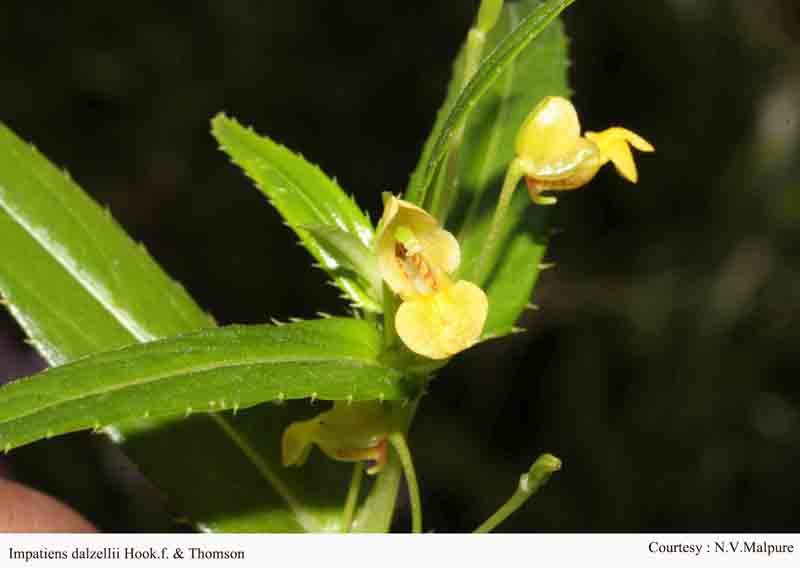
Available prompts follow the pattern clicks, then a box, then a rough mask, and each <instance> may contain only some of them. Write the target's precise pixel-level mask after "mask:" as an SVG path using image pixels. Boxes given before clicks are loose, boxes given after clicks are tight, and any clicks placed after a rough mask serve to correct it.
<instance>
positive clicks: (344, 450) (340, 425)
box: [281, 401, 393, 475]
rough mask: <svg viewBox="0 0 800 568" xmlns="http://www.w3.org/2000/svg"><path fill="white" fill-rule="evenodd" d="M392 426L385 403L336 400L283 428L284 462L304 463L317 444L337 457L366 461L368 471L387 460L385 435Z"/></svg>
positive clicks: (338, 458) (345, 459) (380, 466)
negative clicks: (328, 405)
mask: <svg viewBox="0 0 800 568" xmlns="http://www.w3.org/2000/svg"><path fill="white" fill-rule="evenodd" d="M392 428H393V422H392V416H391V413H390V410H389V408H388V407H387V405H384V404H381V403H378V402H374V401H370V402H352V403H347V402H335V403H334V405H333V408H332V409H331V410H328V411H327V412H323V413H322V414H320V415H319V416H317V417H315V418H312V419H310V420H304V421H300V422H293V423H292V424H290V425H289V427H288V428H286V430H284V432H283V440H282V443H281V449H282V454H283V457H282V460H283V465H284V466H290V465H297V466H300V465H303V464H304V463H305V462H306V460H307V459H308V455H309V453H310V452H311V447H312V445H313V444H316V445H317V446H318V447H319V448H320V449H321V450H322V451H323V453H324V454H325V455H327V456H328V457H329V458H331V459H334V460H337V461H346V462H356V461H367V462H372V465H371V466H370V467H369V468H368V469H367V473H369V474H370V475H372V474H375V473H378V472H379V471H380V470H381V468H382V467H383V466H384V465H385V464H386V458H387V453H386V452H387V441H386V440H387V437H388V436H389V434H391V432H392Z"/></svg>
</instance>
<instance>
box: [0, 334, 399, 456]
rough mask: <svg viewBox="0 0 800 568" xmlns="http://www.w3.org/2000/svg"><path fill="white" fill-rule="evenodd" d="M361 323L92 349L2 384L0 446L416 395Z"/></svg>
mask: <svg viewBox="0 0 800 568" xmlns="http://www.w3.org/2000/svg"><path fill="white" fill-rule="evenodd" d="M381 341H382V340H381V336H380V334H379V333H378V331H377V330H376V328H375V327H374V326H373V325H372V324H369V323H367V322H365V321H360V320H354V319H345V318H330V319H324V320H315V321H304V322H298V323H294V324H288V325H283V326H231V327H226V328H218V329H211V330H204V331H201V332H198V333H194V334H187V335H183V336H179V337H175V338H171V339H163V340H160V341H153V342H150V343H142V344H137V345H132V346H129V347H125V348H122V349H118V350H115V351H108V352H104V353H99V354H96V355H90V356H88V357H84V358H82V359H79V360H77V361H75V362H73V363H68V364H66V365H62V366H59V367H54V368H52V369H49V370H47V371H45V372H43V373H40V374H39V375H35V376H33V377H28V378H26V379H21V380H18V381H14V382H12V383H9V384H7V385H5V386H4V387H2V388H0V448H3V449H4V450H10V449H12V448H14V447H17V446H20V445H22V444H26V443H29V442H33V441H36V440H39V439H41V438H44V437H50V436H53V435H59V434H64V433H67V432H72V431H75V430H82V429H86V428H95V429H100V428H102V427H104V426H107V425H108V424H112V423H119V422H124V421H127V420H131V419H136V418H147V417H151V416H152V417H166V416H175V415H184V414H191V413H192V412H198V411H199V412H209V411H210V412H216V411H220V410H228V409H234V410H238V409H240V408H247V407H249V406H253V405H255V404H258V403H260V402H265V401H275V400H277V401H281V402H282V401H284V400H289V399H298V398H318V399H322V400H354V401H358V400H374V399H382V400H400V399H407V398H409V397H410V396H411V395H412V394H413V393H412V392H411V391H410V390H409V389H408V386H407V385H406V384H405V383H404V382H403V381H402V380H401V374H400V373H399V372H398V371H396V370H394V369H391V368H388V367H385V366H384V365H382V364H381V363H380V362H378V355H379V353H380V350H381Z"/></svg>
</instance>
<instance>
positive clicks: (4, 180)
mask: <svg viewBox="0 0 800 568" xmlns="http://www.w3.org/2000/svg"><path fill="white" fill-rule="evenodd" d="M0 243H1V244H0V250H2V256H0V293H2V295H3V297H4V298H5V299H6V300H7V301H8V302H9V305H10V308H11V310H12V313H14V315H15V316H16V317H17V320H18V321H19V322H20V323H21V324H22V326H23V328H24V329H25V331H26V332H27V334H28V336H29V337H30V339H31V340H32V341H33V342H34V345H35V346H36V348H37V349H38V350H39V351H40V352H41V353H42V354H43V355H44V356H45V357H46V358H47V359H48V361H49V362H50V363H51V364H59V363H63V362H65V361H68V360H70V359H73V358H75V357H78V356H80V355H84V354H86V353H91V352H93V351H97V350H106V349H109V348H113V347H119V346H121V345H125V344H128V343H133V342H135V341H150V340H152V339H157V338H159V337H165V336H169V335H175V334H177V333H181V332H185V331H187V330H193V329H199V328H203V327H210V326H213V325H214V322H213V321H212V320H211V318H210V317H209V316H208V315H207V314H205V313H204V312H203V311H202V310H200V309H199V308H198V307H197V305H196V304H195V303H194V301H192V299H191V298H190V297H189V295H188V294H186V292H185V291H184V290H183V288H181V287H180V286H179V285H178V284H176V283H175V282H173V281H172V280H170V279H169V277H168V276H167V275H166V274H164V272H163V271H162V270H161V269H160V268H159V267H158V265H157V264H156V263H155V262H153V260H152V259H151V258H150V257H149V255H148V254H147V253H146V252H144V250H143V249H142V248H141V247H139V246H138V245H137V244H136V243H135V242H133V241H132V240H130V239H129V238H128V237H127V235H126V234H125V233H124V231H122V229H121V228H120V227H119V226H118V225H117V224H116V223H114V221H113V220H112V219H111V216H110V214H109V213H108V211H105V210H103V209H102V208H100V207H98V205H97V204H96V203H94V202H93V201H92V200H91V199H90V198H89V197H88V196H87V195H86V194H85V193H83V192H82V191H81V190H80V188H79V187H78V186H77V185H76V184H75V183H74V182H73V181H72V180H71V179H70V178H69V177H68V176H67V175H66V174H65V173H64V172H62V171H59V170H58V169H57V168H55V167H53V166H52V164H50V163H49V162H48V161H47V160H46V159H45V158H44V157H42V156H41V155H40V154H38V153H37V152H36V151H35V150H33V149H32V148H31V147H29V146H28V145H26V144H25V143H24V142H22V141H21V140H19V139H18V138H17V137H16V136H14V134H13V133H12V132H11V131H10V130H8V129H7V128H6V127H5V126H2V125H0ZM130 283H136V285H135V286H134V285H131V284H130Z"/></svg>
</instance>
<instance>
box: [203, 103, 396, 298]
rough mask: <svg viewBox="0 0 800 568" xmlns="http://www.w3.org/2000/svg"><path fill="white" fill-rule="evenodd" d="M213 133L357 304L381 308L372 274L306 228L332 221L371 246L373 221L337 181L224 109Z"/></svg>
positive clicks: (367, 245) (333, 224)
mask: <svg viewBox="0 0 800 568" xmlns="http://www.w3.org/2000/svg"><path fill="white" fill-rule="evenodd" d="M211 133H212V134H213V135H214V137H215V138H216V139H217V141H218V142H219V144H220V147H221V148H222V150H223V151H225V153H227V154H228V155H229V156H230V158H231V160H232V161H233V163H235V164H236V165H238V166H239V167H240V168H242V169H243V170H244V172H245V173H246V174H247V176H248V177H249V178H250V179H252V180H253V181H254V182H255V184H256V186H257V187H258V189H259V190H261V192H262V193H263V194H264V195H265V196H266V197H267V199H269V201H270V202H271V203H272V204H273V205H274V206H275V208H276V209H277V210H278V212H279V213H280V214H281V215H282V216H283V218H284V219H285V220H286V223H287V224H288V225H289V226H290V227H291V228H292V229H293V230H294V231H295V233H297V235H298V236H299V237H300V242H301V243H302V244H303V245H304V246H305V247H306V248H307V249H308V251H309V252H310V253H311V254H312V255H313V256H314V258H315V259H316V260H317V262H319V264H320V266H321V267H322V268H323V269H324V270H325V271H326V272H328V274H329V275H330V276H331V277H332V278H333V281H334V283H335V284H336V285H337V286H338V287H339V288H340V289H341V290H342V291H343V292H344V294H345V297H346V298H348V299H349V300H350V301H351V302H352V304H353V305H354V306H356V307H359V308H364V309H367V310H371V311H380V299H379V298H375V297H374V296H372V295H371V293H370V291H371V290H372V289H373V285H372V282H371V281H370V275H369V274H360V273H357V272H353V271H352V270H349V269H348V268H347V263H348V259H347V258H343V257H342V256H341V255H340V254H339V251H337V249H336V247H331V246H326V245H329V244H330V243H326V242H323V241H321V240H319V239H317V238H316V237H315V236H314V235H312V234H311V233H310V232H309V231H308V230H307V229H306V227H309V226H329V227H332V228H336V229H339V230H340V231H343V232H345V233H348V234H350V235H352V236H353V237H355V238H356V239H358V241H360V242H361V244H362V245H364V246H365V247H366V248H367V249H370V248H371V247H372V236H373V234H374V229H373V227H372V224H371V223H370V221H369V219H368V218H367V216H366V215H364V213H363V212H362V211H361V210H360V209H359V208H358V206H357V205H356V204H355V202H354V201H353V200H352V199H351V198H350V197H348V196H347V195H346V194H345V193H344V191H342V189H341V188H340V187H339V186H338V184H337V183H336V182H335V181H333V180H332V179H330V178H329V177H327V176H326V175H325V174H324V173H323V172H322V170H320V169H319V168H318V167H317V166H315V165H313V164H310V163H309V162H307V161H306V160H305V159H303V157H302V156H300V155H299V154H295V153H293V152H291V151H290V150H288V149H287V148H285V147H284V146H281V145H280V144H277V143H275V142H273V141H272V140H270V139H269V138H267V137H266V136H259V135H258V134H257V133H256V132H254V131H253V129H252V128H245V127H243V126H242V125H240V124H239V123H238V122H236V120H234V119H232V118H228V117H227V116H225V115H223V114H219V115H217V116H216V117H214V119H213V120H212V121H211Z"/></svg>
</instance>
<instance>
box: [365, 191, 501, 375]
mask: <svg viewBox="0 0 800 568" xmlns="http://www.w3.org/2000/svg"><path fill="white" fill-rule="evenodd" d="M375 246H376V251H377V256H378V269H379V270H380V273H381V276H382V277H383V279H384V281H385V282H386V284H387V285H388V286H389V288H391V289H392V291H393V292H395V293H396V294H398V295H399V296H400V297H401V298H402V300H403V303H402V304H401V305H400V308H399V309H398V310H397V314H396V315H395V329H396V330H397V335H399V336H400V339H402V340H403V343H405V344H406V346H407V347H408V348H409V349H411V351H413V352H415V353H417V354H419V355H423V356H425V357H429V358H431V359H445V358H447V357H451V356H453V355H455V354H456V353H458V352H459V351H463V350H464V349H467V348H468V347H470V346H471V345H473V344H474V343H475V342H476V341H477V339H478V337H479V336H480V334H481V331H482V330H483V324H484V323H485V321H486V315H487V313H488V310H489V302H488V300H487V299H486V294H485V293H484V292H483V290H481V289H480V288H479V287H478V286H476V285H475V284H472V283H471V282H467V281H465V280H459V281H458V282H455V283H453V281H452V280H451V279H450V278H449V276H448V274H450V273H452V272H453V271H455V270H456V268H458V265H459V264H460V262H461V249H460V248H459V246H458V241H457V240H456V239H455V237H453V235H452V234H450V233H449V232H447V231H445V230H444V229H442V228H441V227H440V226H439V223H438V221H436V219H434V218H433V217H432V216H431V215H430V214H428V213H427V212H426V211H424V210H423V209H420V208H419V207H417V206H416V205H412V204H411V203H408V202H407V201H403V200H402V199H398V198H396V197H394V196H393V195H390V194H384V210H383V217H382V218H381V221H380V223H379V225H378V231H377V234H376V237H375Z"/></svg>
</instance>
